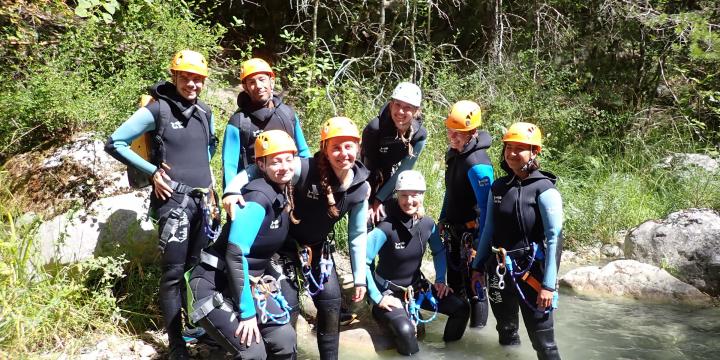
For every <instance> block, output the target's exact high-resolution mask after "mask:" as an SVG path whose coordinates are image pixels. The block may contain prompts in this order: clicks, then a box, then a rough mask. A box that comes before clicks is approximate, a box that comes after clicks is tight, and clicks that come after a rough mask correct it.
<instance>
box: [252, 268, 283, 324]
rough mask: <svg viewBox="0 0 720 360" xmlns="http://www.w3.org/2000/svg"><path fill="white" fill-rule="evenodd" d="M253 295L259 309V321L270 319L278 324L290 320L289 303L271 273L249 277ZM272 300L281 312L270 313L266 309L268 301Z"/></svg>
mask: <svg viewBox="0 0 720 360" xmlns="http://www.w3.org/2000/svg"><path fill="white" fill-rule="evenodd" d="M250 281H251V282H252V288H253V297H254V298H255V301H256V304H257V307H258V309H259V310H260V322H261V323H263V324H267V323H268V322H270V321H272V322H273V323H276V324H279V325H285V324H287V323H288V322H289V321H290V310H291V308H290V305H289V304H288V302H287V300H286V299H285V297H284V296H283V295H282V292H281V291H280V287H279V286H278V283H277V280H276V279H275V278H274V277H272V276H271V275H263V276H261V277H251V278H250ZM269 300H270V301H274V302H275V303H276V304H277V306H278V307H279V308H280V309H281V311H282V312H281V313H277V314H275V313H272V312H270V311H269V310H268V308H267V307H268V301H269Z"/></svg>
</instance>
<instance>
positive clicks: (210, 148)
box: [208, 114, 217, 159]
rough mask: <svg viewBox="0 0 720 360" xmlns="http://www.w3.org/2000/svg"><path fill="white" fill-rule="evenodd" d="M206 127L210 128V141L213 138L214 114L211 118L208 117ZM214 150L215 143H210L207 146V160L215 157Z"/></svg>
mask: <svg viewBox="0 0 720 360" xmlns="http://www.w3.org/2000/svg"><path fill="white" fill-rule="evenodd" d="M208 126H209V127H210V138H211V139H212V138H214V137H215V114H212V116H210V122H209V123H208ZM216 150H217V141H215V142H213V141H210V143H209V144H208V159H212V157H213V156H215V151H216Z"/></svg>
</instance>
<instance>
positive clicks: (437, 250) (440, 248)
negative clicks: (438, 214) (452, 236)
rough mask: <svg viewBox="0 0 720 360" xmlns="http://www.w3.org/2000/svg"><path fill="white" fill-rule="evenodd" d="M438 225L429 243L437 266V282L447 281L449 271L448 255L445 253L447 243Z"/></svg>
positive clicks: (434, 227) (434, 228)
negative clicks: (443, 239) (444, 241)
mask: <svg viewBox="0 0 720 360" xmlns="http://www.w3.org/2000/svg"><path fill="white" fill-rule="evenodd" d="M439 230H440V229H439V228H438V227H437V226H433V229H432V233H431V234H430V239H428V245H430V253H431V254H432V258H433V265H434V266H435V282H439V283H443V284H444V283H445V273H446V272H447V256H446V255H445V244H443V242H442V239H440V232H439Z"/></svg>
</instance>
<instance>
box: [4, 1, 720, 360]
mask: <svg viewBox="0 0 720 360" xmlns="http://www.w3.org/2000/svg"><path fill="white" fill-rule="evenodd" d="M0 43H2V47H0V92H2V94H3V96H2V97H0V113H2V114H3V117H4V120H3V121H2V122H0V166H1V165H2V164H4V163H5V162H6V161H7V159H9V158H10V157H12V156H14V155H17V154H20V153H23V152H27V151H30V150H36V149H43V148H47V147H50V146H53V145H55V144H57V143H60V142H62V141H63V140H65V139H66V138H67V137H68V136H69V135H71V134H72V133H74V132H76V131H79V130H81V129H82V130H88V129H92V130H93V131H95V132H97V134H98V136H101V137H105V136H107V135H108V134H109V133H110V132H111V131H112V130H113V129H114V128H116V127H117V126H118V125H119V124H120V123H121V122H122V121H124V120H125V119H126V118H127V117H128V116H129V115H130V114H131V113H132V111H134V109H135V107H136V100H137V98H138V96H139V95H140V94H141V93H143V92H144V91H145V88H146V87H147V86H148V85H149V84H151V83H153V82H154V81H156V80H159V79H163V78H166V77H167V63H168V60H169V59H170V58H171V56H172V54H173V53H174V52H175V51H177V50H179V49H183V48H191V49H195V50H198V51H200V52H202V53H204V54H206V55H207V56H208V57H209V58H210V59H211V63H212V65H213V71H212V74H211V79H210V83H209V84H208V87H209V88H210V89H221V88H228V87H230V86H232V85H236V84H237V80H236V79H237V74H238V70H239V67H238V64H239V63H240V62H241V61H242V60H244V59H247V58H248V57H250V56H260V57H263V58H265V59H267V60H269V61H270V62H271V63H272V64H273V66H274V67H275V69H276V70H277V74H278V80H279V81H278V83H279V85H280V87H281V88H282V90H283V92H284V94H285V96H286V99H287V101H288V102H290V103H291V104H293V105H294V107H295V109H296V110H297V111H298V112H299V114H300V118H301V120H302V121H303V128H304V131H305V134H306V137H307V138H308V140H309V142H310V144H311V146H313V147H314V148H315V149H316V148H317V139H318V131H317V129H318V127H319V124H320V122H321V121H323V120H324V119H326V118H327V117H329V116H332V115H334V114H342V115H346V116H349V117H351V118H353V119H355V121H356V122H357V123H358V124H359V125H364V124H365V123H366V122H367V121H369V120H370V119H371V118H372V117H373V116H375V115H376V114H377V112H378V109H379V108H380V107H381V106H382V105H383V104H384V103H385V101H387V99H388V96H389V93H390V92H391V91H392V88H393V87H394V86H395V84H396V83H397V82H398V81H401V80H412V81H416V82H417V83H419V84H420V85H421V87H422V88H423V90H424V104H423V112H424V115H425V121H426V123H425V124H426V126H427V127H428V130H429V132H430V141H429V143H428V147H427V148H426V150H425V152H423V154H422V155H421V157H420V161H419V168H420V170H421V171H423V173H425V175H426V176H427V177H428V178H429V181H430V184H431V186H430V191H429V193H428V197H427V200H426V201H427V202H428V203H429V208H430V213H431V215H434V216H436V215H437V214H438V213H439V204H440V203H441V202H440V201H441V197H442V192H443V184H442V170H443V164H444V163H443V158H444V151H445V146H446V145H445V141H446V140H445V134H444V128H443V125H442V119H443V118H444V116H445V115H446V114H447V111H448V108H449V105H450V104H452V103H453V102H455V101H457V100H460V99H471V100H474V101H476V102H478V103H480V104H481V105H482V106H483V108H484V109H485V113H484V116H483V128H485V129H487V130H488V131H489V132H490V133H491V134H492V136H493V138H494V139H495V140H496V142H495V145H494V146H493V148H492V150H491V156H492V158H493V159H499V156H500V148H501V146H500V145H499V144H500V143H499V138H500V135H501V134H502V129H503V127H506V126H508V125H509V124H511V123H513V122H516V121H530V122H535V123H537V124H539V125H540V127H541V128H542V130H543V131H544V133H545V135H546V141H545V144H546V146H545V148H544V149H543V152H542V154H541V159H542V165H543V167H544V168H545V169H547V170H549V171H552V172H554V173H555V174H556V175H558V176H559V179H560V180H559V184H558V186H559V188H560V191H561V193H562V194H563V198H564V201H565V217H566V223H565V244H566V247H570V248H578V247H579V246H581V245H583V244H588V243H594V242H613V241H614V239H615V237H616V236H617V235H616V234H617V232H618V231H620V230H623V229H627V228H630V227H633V226H635V225H637V224H639V223H640V222H642V221H644V220H646V219H650V218H659V217H662V216H665V215H666V214H667V213H669V212H670V211H674V210H678V209H682V208H687V207H711V208H715V209H720V179H717V178H716V177H710V176H707V174H706V173H703V172H699V171H694V170H692V169H690V170H687V171H684V172H683V173H677V172H674V171H673V170H671V169H667V168H663V167H660V166H658V163H659V162H660V160H661V159H662V158H664V157H666V156H667V155H669V154H670V153H672V152H702V153H705V154H710V155H713V156H717V155H718V146H719V144H720V78H719V73H720V5H718V3H717V2H716V1H713V0H705V1H703V0H685V1H671V0H653V1H642V0H590V1H578V0H547V1H510V0H424V1H418V0H405V1H399V0H390V1H383V0H380V1H377V0H372V1H371V0H368V1H350V0H336V1H319V0H314V1H310V0H291V1H282V0H268V1H258V2H253V1H233V2H213V1H206V0H185V1H162V0H123V1H118V0H78V1H60V0H18V1H11V0H0ZM206 94H207V93H206ZM205 100H206V101H207V102H208V103H210V104H211V105H215V106H216V118H218V119H222V120H223V121H222V122H221V123H220V124H218V125H217V126H218V128H217V130H218V132H220V133H222V130H223V128H224V125H225V121H227V119H228V117H229V115H230V114H229V113H228V110H223V109H222V108H221V106H220V105H222V103H221V101H220V100H219V99H215V98H208V97H205ZM229 110H230V111H232V109H229ZM218 158H219V157H216V161H215V166H216V167H218V166H219V159H218ZM4 173H5V170H3V171H2V172H0V180H2V179H1V177H2V176H4V175H3V174H4ZM497 175H501V174H500V173H499V172H498V173H497ZM2 190H4V191H3V192H2V194H1V195H0V199H1V200H2V201H0V204H2V205H0V210H2V213H3V215H2V216H3V218H4V219H3V222H2V225H1V226H2V228H0V245H1V246H0V255H2V261H0V284H1V286H0V302H2V306H1V307H0V355H2V354H3V353H4V352H14V351H21V352H26V351H31V350H32V351H43V350H47V349H53V348H57V347H60V348H63V349H69V348H70V349H71V347H69V346H71V345H68V344H75V343H73V342H71V341H70V339H73V338H77V335H78V334H83V333H87V331H88V330H89V329H90V330H96V331H98V332H107V331H126V330H131V331H142V330H144V329H146V328H148V327H153V326H154V325H153V324H154V323H155V322H156V321H157V314H158V311H157V307H156V305H155V304H154V298H155V292H156V291H157V272H158V270H157V268H154V267H153V266H152V265H142V264H138V263H135V262H133V257H132V254H127V255H126V256H124V257H123V255H122V254H118V256H117V257H110V258H102V259H96V260H94V261H91V262H88V263H81V264H77V265H74V266H71V267H65V268H61V269H47V270H45V272H43V271H38V270H37V269H35V270H32V271H31V270H30V269H28V266H27V261H28V259H30V258H32V250H31V249H32V245H33V244H32V234H33V229H34V225H33V224H30V225H23V226H17V227H16V226H15V222H14V221H13V219H14V218H16V217H17V216H19V215H21V214H22V213H23V209H22V208H21V207H19V206H15V205H13V204H15V203H16V202H14V200H13V194H12V193H11V192H10V191H8V190H7V189H5V188H3V189H2ZM124 274H126V275H127V276H126V277H125V278H122V277H123V275H124ZM138 274H140V275H138ZM129 288H132V289H136V290H135V291H133V292H129V291H127V289H129ZM137 289H141V290H142V291H137ZM40 294H42V295H40ZM148 309H149V310H148ZM128 319H129V320H130V321H128ZM58 324H60V326H58ZM117 324H124V326H121V327H118V326H116V325H117ZM73 346H79V345H73ZM0 357H2V356H0Z"/></svg>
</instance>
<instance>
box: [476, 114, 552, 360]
mask: <svg viewBox="0 0 720 360" xmlns="http://www.w3.org/2000/svg"><path fill="white" fill-rule="evenodd" d="M502 141H503V155H502V168H503V170H505V171H506V172H507V175H505V176H503V177H501V178H499V179H498V180H497V181H495V183H494V184H493V185H492V196H491V197H489V198H488V201H487V204H486V208H487V217H486V221H485V226H484V227H483V232H482V235H481V237H480V241H479V242H478V246H477V256H476V257H475V260H474V261H473V264H472V266H473V269H475V270H476V271H475V272H473V283H475V284H481V285H484V284H485V282H486V276H485V274H486V273H487V283H488V284H489V287H488V297H489V298H490V306H491V307H492V311H493V314H494V315H495V319H497V331H498V334H499V340H500V344H502V345H517V344H520V336H519V335H518V326H519V324H518V308H519V310H520V313H521V314H522V317H523V322H524V323H525V328H526V329H527V332H528V335H529V337H530V341H531V342H532V346H533V348H534V349H535V351H536V352H537V357H538V359H560V354H559V352H558V347H557V344H556V343H555V336H554V329H553V314H554V311H553V309H555V308H557V298H558V292H557V272H558V269H559V266H560V253H561V251H562V223H563V205H562V198H561V196H560V193H559V192H558V191H557V189H556V188H555V182H556V177H555V176H554V175H553V174H551V173H549V172H545V171H541V170H539V168H540V164H539V162H538V159H537V157H538V154H539V153H540V150H542V133H541V132H540V128H538V127H537V126H536V125H534V124H531V123H526V122H518V123H515V124H513V125H512V126H510V128H509V129H508V130H507V132H505V135H504V136H503V139H502ZM488 258H489V259H488Z"/></svg>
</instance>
